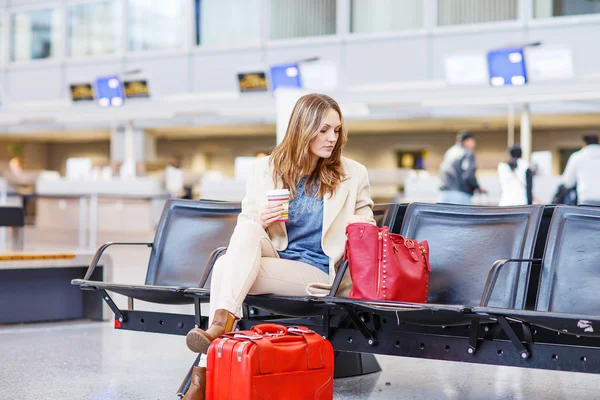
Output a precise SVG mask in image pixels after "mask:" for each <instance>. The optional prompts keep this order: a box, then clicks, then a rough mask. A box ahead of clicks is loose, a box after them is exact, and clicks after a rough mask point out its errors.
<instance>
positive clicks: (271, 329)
mask: <svg viewBox="0 0 600 400" xmlns="http://www.w3.org/2000/svg"><path fill="white" fill-rule="evenodd" d="M252 332H254V333H257V334H259V335H266V334H280V335H287V333H288V328H286V327H285V326H283V325H278V324H260V325H255V326H253V327H252Z"/></svg>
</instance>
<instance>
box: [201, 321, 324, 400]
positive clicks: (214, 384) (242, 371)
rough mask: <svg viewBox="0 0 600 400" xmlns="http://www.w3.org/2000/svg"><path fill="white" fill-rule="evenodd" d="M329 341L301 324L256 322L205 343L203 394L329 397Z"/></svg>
mask: <svg viewBox="0 0 600 400" xmlns="http://www.w3.org/2000/svg"><path fill="white" fill-rule="evenodd" d="M333 361H334V355H333V347H332V346H331V343H330V342H329V341H327V340H325V339H323V337H321V335H319V334H318V333H316V332H314V331H311V330H309V329H307V328H305V327H303V326H298V327H294V328H286V327H285V326H282V325H275V324H261V325H255V326H254V327H253V328H252V330H251V331H237V332H231V333H227V334H225V335H223V336H221V337H220V338H217V339H215V340H214V341H213V342H212V343H211V345H210V347H209V348H208V359H207V368H206V400H294V399H311V400H331V399H333Z"/></svg>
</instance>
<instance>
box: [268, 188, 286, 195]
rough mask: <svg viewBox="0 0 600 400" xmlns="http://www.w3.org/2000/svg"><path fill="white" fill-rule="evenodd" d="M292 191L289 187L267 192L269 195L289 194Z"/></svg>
mask: <svg viewBox="0 0 600 400" xmlns="http://www.w3.org/2000/svg"><path fill="white" fill-rule="evenodd" d="M289 195H290V191H289V190H287V189H273V190H269V191H268V192H267V196H289Z"/></svg>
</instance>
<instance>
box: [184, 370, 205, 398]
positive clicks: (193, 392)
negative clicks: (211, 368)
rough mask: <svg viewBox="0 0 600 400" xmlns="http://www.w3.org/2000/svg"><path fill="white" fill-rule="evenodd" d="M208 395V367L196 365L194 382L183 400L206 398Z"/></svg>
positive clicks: (193, 373)
mask: <svg viewBox="0 0 600 400" xmlns="http://www.w3.org/2000/svg"><path fill="white" fill-rule="evenodd" d="M205 396H206V368H205V367H194V368H193V370H192V383H191V384H190V388H189V389H188V391H187V393H186V394H185V396H184V397H183V400H204V398H205Z"/></svg>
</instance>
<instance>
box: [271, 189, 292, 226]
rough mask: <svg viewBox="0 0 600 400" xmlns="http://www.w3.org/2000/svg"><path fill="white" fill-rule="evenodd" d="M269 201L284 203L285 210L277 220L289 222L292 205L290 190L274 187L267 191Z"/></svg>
mask: <svg viewBox="0 0 600 400" xmlns="http://www.w3.org/2000/svg"><path fill="white" fill-rule="evenodd" d="M267 198H268V200H269V202H274V203H282V205H283V212H282V213H281V216H280V217H279V219H278V220H277V222H287V221H288V212H289V206H290V191H289V190H287V189H274V190H269V191H268V192H267Z"/></svg>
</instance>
